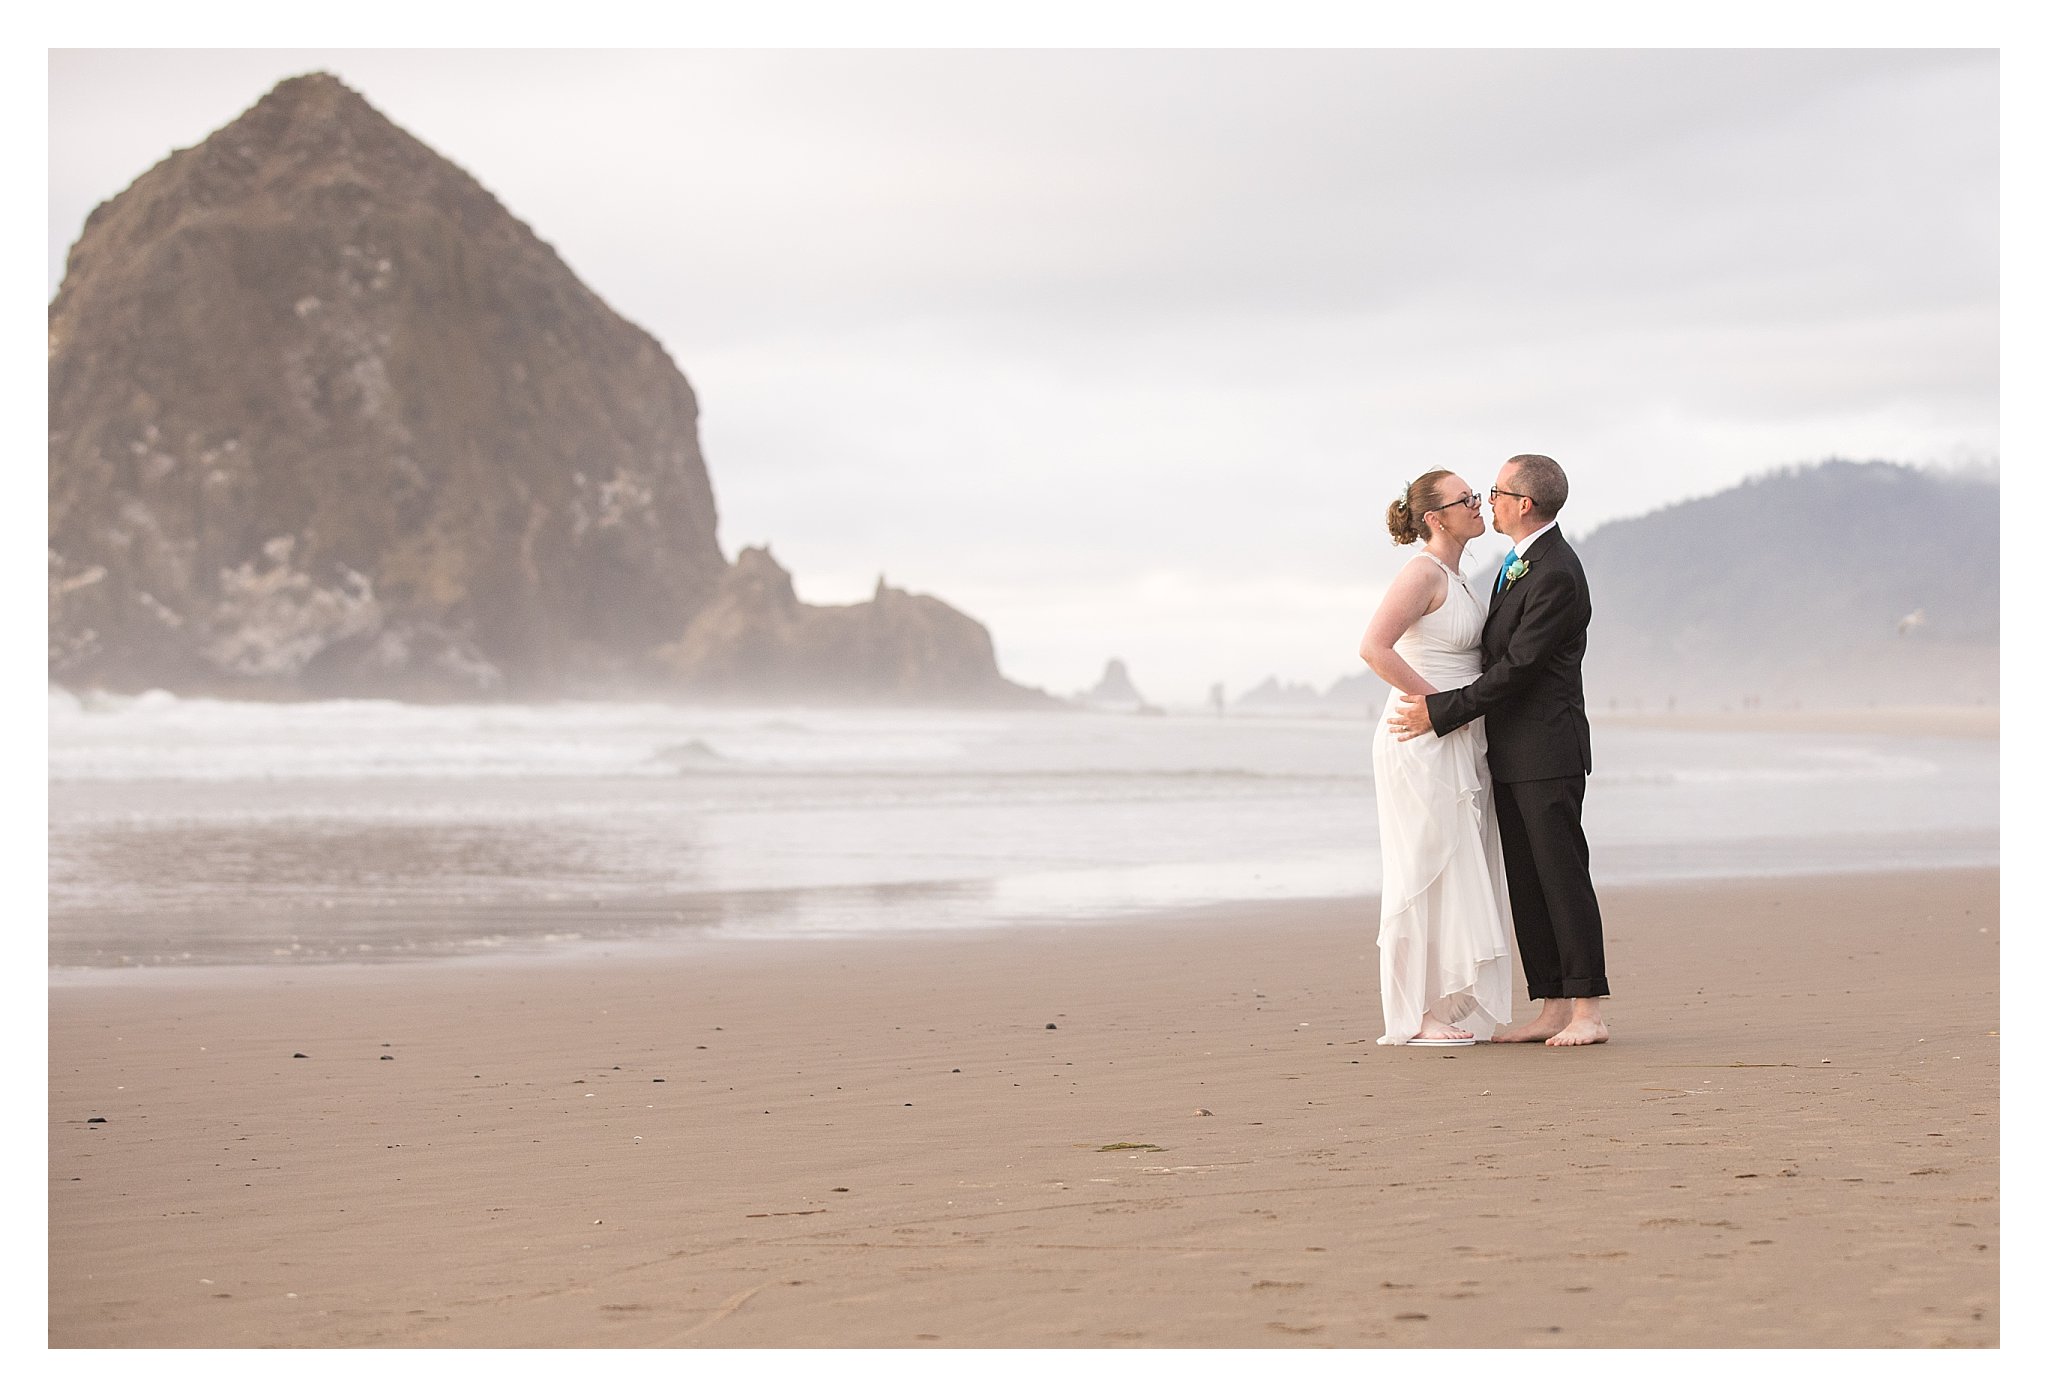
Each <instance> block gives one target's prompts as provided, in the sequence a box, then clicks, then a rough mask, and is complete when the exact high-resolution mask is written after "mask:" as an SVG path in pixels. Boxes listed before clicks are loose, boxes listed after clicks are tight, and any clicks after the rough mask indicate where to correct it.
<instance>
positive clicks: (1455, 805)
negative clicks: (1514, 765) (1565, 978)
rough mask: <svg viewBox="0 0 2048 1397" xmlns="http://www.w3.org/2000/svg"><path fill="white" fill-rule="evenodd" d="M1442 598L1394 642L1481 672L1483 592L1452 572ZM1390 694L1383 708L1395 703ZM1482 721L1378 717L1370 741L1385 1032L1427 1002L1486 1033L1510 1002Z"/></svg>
mask: <svg viewBox="0 0 2048 1397" xmlns="http://www.w3.org/2000/svg"><path fill="white" fill-rule="evenodd" d="M1423 556H1424V557H1426V558H1428V559H1429V560H1430V561H1431V562H1432V563H1434V564H1436V566H1438V567H1440V568H1443V570H1444V573H1445V576H1446V578H1447V580H1448V581H1449V583H1450V589H1449V594H1448V595H1447V596H1446V597H1445V598H1444V604H1443V605H1442V606H1440V607H1438V608H1437V609H1436V610H1435V611H1432V612H1430V613H1429V614H1428V615H1427V616H1424V617H1423V618H1422V619H1421V620H1419V621H1417V622H1416V623H1415V624H1414V625H1413V626H1410V627H1409V628H1408V632H1407V634H1405V635H1403V636H1402V637H1401V638H1400V640H1398V641H1396V642H1395V643H1394V653H1396V654H1398V655H1399V656H1400V657H1401V658H1402V659H1404V660H1406V661H1407V662H1408V663H1409V664H1410V665H1412V666H1413V667H1414V668H1415V671H1416V672H1417V673H1418V674H1420V675H1421V676H1422V677H1423V678H1424V679H1427V680H1428V681H1429V682H1430V683H1431V684H1433V685H1435V686H1436V687H1437V688H1438V689H1440V690H1442V689H1456V688H1461V687H1463V686H1464V685H1466V684H1469V683H1471V682H1472V681H1473V680H1474V679H1477V678H1478V677H1479V631H1480V628H1481V627H1482V626H1484V625H1485V624H1486V602H1485V600H1484V599H1482V598H1481V597H1479V596H1478V595H1477V594H1475V593H1474V592H1473V590H1472V588H1471V585H1470V584H1469V583H1467V582H1466V581H1465V579H1464V577H1463V576H1462V575H1461V574H1460V573H1458V572H1456V571H1455V570H1453V569H1451V568H1448V567H1444V565H1443V563H1442V562H1441V561H1440V560H1439V559H1437V558H1436V557H1435V556H1434V555H1433V554H1429V553H1425V554H1423ZM1400 698H1401V696H1400V694H1399V693H1398V692H1396V693H1393V694H1389V695H1388V696H1387V714H1386V716H1387V717H1393V716H1395V714H1396V711H1397V705H1398V704H1399V703H1400ZM1485 725H1486V720H1485V719H1483V718H1480V719H1476V720H1474V721H1473V722H1471V723H1468V724H1466V725H1465V726H1464V727H1462V728H1459V729H1458V730H1457V731H1455V732H1453V733H1451V734H1450V735H1449V736H1447V737H1438V736H1436V735H1435V734H1434V733H1425V734H1423V735H1422V736H1421V737H1417V738H1411V739H1410V740H1408V741H1406V742H1402V741H1401V740H1399V739H1398V738H1396V737H1395V736H1394V734H1393V733H1392V732H1390V731H1389V730H1388V728H1387V726H1386V723H1385V722H1384V721H1382V722H1381V723H1380V725H1379V730H1378V732H1377V733H1376V734H1375V736H1374V738H1373V744H1372V779H1373V786H1374V789H1375V793H1376V794H1377V796H1378V801H1379V817H1380V865H1381V874H1380V879H1381V881H1380V939H1379V946H1380V1002H1381V1007H1382V1008H1383V1010H1384V1012H1385V1025H1386V1034H1385V1036H1383V1037H1382V1038H1381V1039H1380V1040H1379V1041H1380V1042H1381V1043H1386V1044H1394V1043H1406V1042H1407V1041H1408V1040H1409V1039H1411V1038H1413V1037H1414V1036H1415V1032H1416V1030H1417V1029H1418V1028H1419V1027H1420V1026H1421V1024H1422V1015H1423V1013H1424V1011H1428V1012H1431V1013H1434V1014H1435V1015H1436V1016H1437V1017H1438V1018H1439V1019H1442V1020H1443V1021H1444V1022H1446V1023H1454V1024H1457V1025H1458V1026H1459V1027H1460V1028H1464V1029H1469V1030H1470V1031H1472V1032H1473V1033H1474V1034H1475V1035H1477V1036H1478V1037H1480V1038H1485V1037H1487V1036H1488V1035H1489V1034H1490V1033H1491V1032H1492V1029H1493V1026H1494V1025H1495V1024H1500V1023H1505V1022H1507V1020H1508V1016H1509V1012H1510V1010H1511V1008H1512V1002H1511V1001H1512V999H1513V995H1514V968H1513V963H1512V962H1511V961H1510V960H1509V954H1510V941H1509V938H1510V936H1511V934H1512V932H1513V928H1514V917H1513V914H1512V913H1511V912H1510V911H1509V909H1508V884H1507V875H1506V872H1505V870H1504V868H1503V866H1502V863H1501V855H1500V830H1499V828H1498V826H1497V825H1496V824H1495V817H1494V811H1493V779H1492V777H1491V775H1490V774H1489V773H1488V771H1487V769H1486V726H1485Z"/></svg>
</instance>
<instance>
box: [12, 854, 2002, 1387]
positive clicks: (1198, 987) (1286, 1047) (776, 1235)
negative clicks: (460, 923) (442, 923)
mask: <svg viewBox="0 0 2048 1397" xmlns="http://www.w3.org/2000/svg"><path fill="white" fill-rule="evenodd" d="M1607 905H1608V921H1609V927H1610V933H1609V937H1610V941H1609V944H1610V959H1611V963H1612V964H1613V965H1614V967H1615V972H1616V977H1617V980H1616V982H1617V987H1618V991H1619V992H1618V994H1617V997H1616V998H1615V1000H1614V1001H1613V1003H1612V1014H1611V1018H1612V1021H1613V1023H1614V1025H1615V1028H1616V1032H1617V1039H1616V1041H1615V1042H1614V1043H1612V1044H1609V1045H1607V1046H1604V1047H1600V1048H1594V1049H1584V1050H1562V1049H1545V1048H1543V1047H1540V1046H1534V1047H1504V1046H1502V1047H1495V1046H1474V1047H1470V1048H1464V1049H1456V1050H1436V1049H1403V1048H1381V1047H1377V1046H1375V1045H1374V1043H1373V1041H1372V1040H1373V1038H1374V1037H1375V1036H1376V1034H1377V1032H1378V1023H1377V1020H1378V1002H1377V990H1376V984H1375V963H1374V960H1373V957H1372V945H1371V934H1370V932H1369V931H1368V930H1366V929H1365V928H1368V927H1369V926H1370V925H1371V924H1372V916H1373V913H1372V908H1371V906H1370V904H1369V903H1360V902H1355V901H1354V902H1328V903H1313V902H1311V903H1281V904H1269V905H1262V906H1248V907H1235V908H1220V909H1214V910H1212V911H1210V912H1206V913H1202V914H1199V915H1193V914H1190V915H1180V916H1175V917H1161V918H1157V919H1155V920H1152V921H1150V922H1144V923H1133V924H1126V925H1120V926H1115V927H1102V926H1095V927H1077V928H1073V929H1071V930H1068V931H1065V932H1060V933H1035V934H1030V935H1021V934H1020V935H1012V936H1006V937H996V938H988V939H983V940H979V941H974V942H964V943H962V942H953V943H945V944H937V943H921V944H920V943H911V942H897V943H860V944H849V943H837V944H833V943H823V944H820V943H810V944H804V943H788V942H783V943H755V944H723V945H712V946H708V947H705V948H703V949H701V950H699V951H695V952H692V953H688V954H678V955H670V956H666V957H649V956H642V957H640V958H637V959H620V958H614V959H593V960H588V961H582V962H574V963H570V962H559V963H553V964H544V963H531V962H529V963H519V962H500V961H491V960H475V961H467V962H452V963H447V964H441V965H434V966H424V967H422V966H410V967H403V968H398V967H357V968H334V969H325V970H319V971H312V972H308V971H268V970H266V971H262V972H257V971H250V972H161V973H152V972H137V973H134V974H119V973H112V974H108V975H106V976H104V977H100V978H99V979H97V980H96V981H95V982H94V983H91V984H86V985H74V984H64V985H60V986H58V987H56V988H54V989H53V990H52V991H51V997H50V1100H49V1108H50V1331H49V1341H50V1343H51V1344H52V1345H53V1346H55V1347H71V1346H135V1345H141V1346H257V1345H285V1346H355V1345H367V1346H397V1347H406V1346H528V1345H549V1346H582V1345H592V1346H667V1345H675V1346H704V1347H748V1346H847V1347H863V1346H903V1347H919V1346H1025V1347H1033V1346H1073V1347H1089V1346H1162V1347H1168V1346H1197V1347H1199V1346H1229V1347H1258V1346H1276V1345H1278V1346H1296V1345H1298V1346H1419V1347H1460V1346H1559V1347H1579V1346H1587V1347H1599V1346H1626V1347H1635V1346H1645V1345H1648V1346H1664V1345H1681V1346H1788V1345H1789V1346H1835V1345H1848V1346H1866V1345H1868V1346H1890V1345H1899V1346H1908V1347H1921V1346H1951V1345H1961V1346H1990V1345H1996V1344H1997V1343H1998V1341H1999V1327H1998V1299H1999V1289H1998V1283H1999V1282H1998V1274H1999V1273H1998V1265H1999V1199H1998V1160H1999V1149H1998V1139H1999V1136H1998V1130H1999V1119H1998V1051H1999V1041H1998V1037H1997V1032H1996V1030H1997V1018H1996V1014H1997V1008H1998V995H1997V965H1998V960H1997V957H1998V937H1999V925H1998V878H1997V874H1996V872H1995V871H1991V870H1981V871H1962V872H1937V873H1915V874H1895V875H1889V876H1878V877H1857V878H1853V879H1794V880H1780V881H1759V882H1750V883H1702V884H1695V885H1689V886H1679V887H1664V888H1625V889H1620V890H1617V891H1614V892H1612V893H1611V894H1609V895H1608V901H1607ZM1930 994H1932V995H1934V996H1936V997H1938V998H1939V999H1941V1000H1943V1001H1945V1002H1947V1003H1950V1004H1952V1005H1954V1006H1955V1007H1956V1009H1957V1012H1955V1013H1952V1014H1946V1015H1943V1016H1942V1017H1941V1018H1940V1019H1939V1020H1938V1021H1934V1020H1930V1019H1929V1018H1928V1017H1927V1016H1925V1015H1924V1014H1919V1013H1915V1012H1913V1008H1914V1006H1915V1005H1916V1004H1917V1003H1920V1002H1922V1001H1923V998H1924V997H1925V996H1927V995H1930ZM300 1054H303V1056H299V1055H300Z"/></svg>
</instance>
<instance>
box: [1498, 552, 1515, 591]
mask: <svg viewBox="0 0 2048 1397" xmlns="http://www.w3.org/2000/svg"><path fill="white" fill-rule="evenodd" d="M1514 565H1515V550H1514V549H1512V548H1510V549H1509V550H1508V555H1507V557H1505V558H1502V559H1501V560H1500V576H1499V577H1496V578H1494V579H1493V590H1494V591H1495V592H1499V591H1500V589H1501V588H1503V587H1505V586H1506V585H1507V582H1508V569H1509V568H1511V567H1513V566H1514Z"/></svg>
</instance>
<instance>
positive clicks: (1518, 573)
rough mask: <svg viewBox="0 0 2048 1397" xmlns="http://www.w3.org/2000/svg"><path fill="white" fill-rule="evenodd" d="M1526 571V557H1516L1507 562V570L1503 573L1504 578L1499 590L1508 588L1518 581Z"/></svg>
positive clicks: (1527, 565) (1527, 568) (1527, 566)
mask: <svg viewBox="0 0 2048 1397" xmlns="http://www.w3.org/2000/svg"><path fill="white" fill-rule="evenodd" d="M1528 571H1529V560H1528V559H1527V558H1517V559H1515V560H1514V561H1513V562H1512V563H1509V564H1508V570H1507V572H1506V574H1504V576H1505V578H1506V580H1505V581H1504V582H1502V583H1501V590H1502V591H1506V590H1507V589H1508V588H1510V587H1512V586H1514V585H1515V584H1516V583H1517V582H1520V581H1521V580H1522V578H1523V577H1524V576H1525V575H1526V574H1527V573H1528Z"/></svg>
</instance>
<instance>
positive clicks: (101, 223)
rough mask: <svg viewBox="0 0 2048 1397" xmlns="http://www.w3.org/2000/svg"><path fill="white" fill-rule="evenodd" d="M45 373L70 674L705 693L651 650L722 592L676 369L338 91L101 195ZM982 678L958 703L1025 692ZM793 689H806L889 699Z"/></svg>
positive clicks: (124, 680) (491, 202)
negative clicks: (120, 189) (117, 191)
mask: <svg viewBox="0 0 2048 1397" xmlns="http://www.w3.org/2000/svg"><path fill="white" fill-rule="evenodd" d="M49 367H50V537H49V543H50V557H49V566H50V677H51V680H52V682H55V683H61V684H65V685H68V686H71V687H74V688H92V687H98V688H107V689H114V690H130V691H132V690H136V689H141V688H149V687H161V688H167V689H172V690H175V691H178V692H180V693H211V694H223V695H240V696H248V697H275V698H301V697H323V696H338V695H363V696H385V697H396V698H408V699H459V698H492V697H506V698H545V697H555V696H566V695H602V694H621V693H636V694H646V693H660V692H675V693H687V692H688V691H689V684H688V674H687V672H686V670H679V668H678V666H677V665H676V664H675V663H674V660H673V657H672V654H669V655H668V656H667V657H665V652H672V650H673V647H675V646H676V645H678V644H679V643H680V642H682V641H683V640H684V639H685V637H686V636H688V635H689V634H690V633H691V631H692V627H693V623H694V622H696V621H697V619H698V617H699V616H700V614H701V613H703V612H704V610H705V608H706V607H707V606H708V605H709V604H711V603H712V601H713V600H714V599H715V598H718V597H720V596H721V595H724V594H725V593H726V592H727V591H728V590H729V589H727V585H726V583H727V574H728V572H729V565H728V564H727V562H726V559H725V557H724V554H723V553H722V551H721V549H720V547H719V544H718V538H717V533H718V514H717V509H716V506H715V504H714V503H713V499H712V491H711V482H710V478H709V475H708V473H707V470H706V467H705V462H704V458H703V454H702V452H701V451H700V449H699V446H698V440H697V400H696V396H695V394H694V393H693V392H692V391H691V388H690V384H689V383H688V382H687V381H686V380H685V378H684V377H683V374H682V373H681V371H680V370H678V369H677V367H676V365H675V364H674V362H673V361H672V360H671V359H670V358H669V356H668V354H667V353H666V352H665V351H664V350H663V348H662V346H661V345H660V344H658V343H657V342H656V341H655V340H654V339H653V337H652V336H650V335H648V334H647V333H646V332H645V331H643V330H641V329H639V328H638V327H637V326H634V325H632V324H631V323H629V322H628V321H626V320H625V319H623V318H622V317H621V316H619V315H618V314H617V313H616V312H614V311H613V310H612V309H611V308H610V307H609V306H607V305H606V304H605V303H604V302H603V301H602V300H600V299H599V298H598V297H597V296H596V295H595V294H594V293H593V292H591V291H590V290H589V289H588V288H587V287H585V286H584V285H583V284H582V282H580V281H579V280H578V279H577V278H576V276H575V274H574V273H572V272H571V271H570V270H569V268H568V267H567V266H566V265H565V264H564V263H563V262H562V260H561V258H560V257H558V256H557V255H556V254H555V252H554V250H553V249H552V248H550V247H549V246H548V245H547V244H546V243H544V242H542V241H541V240H540V239H539V238H538V237H536V236H535V235H534V233H533V231H532V230H531V229H529V228H528V227H527V226H526V225H525V224H524V223H522V222H520V221H519V220H518V219H517V218H515V217H513V216H512V215H511V214H510V213H509V212H507V210H506V209H505V208H504V207H503V206H502V205H501V204H500V203H499V202H498V201H497V199H495V198H494V197H493V196H492V195H491V194H490V193H489V192H488V191H486V190H485V189H484V188H483V186H482V185H480V184H479V183H477V181H476V180H474V179H472V178H471V177H470V176H469V175H468V174H466V173H464V172H463V171H462V170H460V169H458V168H457V167H456V166H455V165H453V164H451V163H450V162H449V161H447V160H445V159H443V158H442V157H441V156H439V155H437V154H436V153H435V152H434V151H432V150H430V149H428V148H427V147H426V146H425V145H423V144H422V143H420V142H419V141H418V140H415V139H414V138H413V137H412V136H410V135H408V134H406V132H404V131H402V130H401V129H399V128H398V127H397V126H396V125H394V124H393V123H392V122H391V121H389V120H388V119H386V118H385V117H384V116H382V115H381V114H380V113H378V112H377V111H376V110H374V109H373V108H372V107H371V106H370V104H369V103H368V102H366V101H365V100H364V99H363V98H362V97H361V96H359V95H358V94H357V93H355V92H354V91H352V90H351V89H349V88H348V87H346V86H344V85H343V84H342V83H341V82H340V81H339V80H337V79H336V78H334V77H332V76H329V75H327V74H324V73H314V74H309V75H306V76H303V77H296V78H291V79H288V80H286V81H285V82H282V83H280V84H279V85H278V86H277V87H276V88H275V89H273V90H272V91H271V92H270V93H269V94H268V95H266V96H265V97H264V98H263V99H262V100H261V101H259V102H258V103H257V104H256V105H255V106H254V107H252V108H251V109H250V110H249V111H247V112H245V113H244V114H243V115H242V116H240V117H239V118H237V119H236V120H235V121H233V122H231V123H230V124H229V125H227V126H225V127H223V128H222V129H221V130H219V131H217V132H215V133H214V134H213V135H212V136H210V137H208V138H207V139H206V140H205V141H204V142H202V143H201V144H199V145H198V146H196V147H193V148H191V149H189V150H180V151H177V152H175V153H173V154H172V155H171V156H169V157H168V158H167V159H165V160H164V161H162V162H161V163H159V164H158V165H156V166H155V167H154V168H153V169H151V170H149V171H148V172H147V173H145V174H144V175H142V176H141V178H139V179H137V180H136V181H135V183H134V184H133V185H131V186H130V187H129V188H128V189H127V190H126V191H124V192H123V193H121V194H120V195H118V196H117V197H115V198H113V199H111V200H109V201H107V202H106V203H104V204H102V205H100V207H99V208H97V209H96V210H94V212H93V214H92V216H91V217H90V218H89V219H87V221H86V225H85V229H84V232H83V234H82V235H81V236H80V237H79V239H78V242H77V244H76V245H75V246H74V247H73V248H72V250H71V255H70V259H69V261H68V263H67V265H66V269H65V275H64V280H63V284H62V287H61V288H60V290H59V291H58V293H57V296H56V299H55V300H54V301H53V302H52V303H51V306H50V341H49ZM939 605H941V606H943V603H939ZM948 610H950V608H948ZM953 614H955V615H957V613H953ZM961 619H963V620H964V619H965V618H961ZM969 624H970V625H972V624H973V623H971V622H970V623H969ZM983 636H984V637H985V636H986V633H985V632H983ZM723 639H724V640H725V641H726V642H727V643H729V644H730V645H732V646H736V647H739V648H740V649H741V650H744V649H745V648H746V647H748V646H750V645H755V644H758V643H760V641H761V636H760V635H759V634H757V633H755V632H752V631H749V630H747V628H745V627H743V626H734V627H730V628H728V629H727V630H726V632H725V633H724V635H723ZM986 663H987V673H986V674H984V675H977V679H978V680H980V681H992V682H979V683H976V684H970V685H967V686H965V690H966V692H963V693H961V694H960V695H958V696H959V697H962V698H969V697H971V698H973V699H974V700H976V701H987V695H988V694H990V693H993V692H1002V693H1011V692H1014V693H1015V694H1018V695H1029V694H1032V693H1033V692H1034V691H1027V690H1019V689H1017V688H1016V686H1014V685H1009V684H1008V683H1007V681H1003V680H1001V679H1000V677H999V676H998V675H996V672H995V666H994V662H993V654H992V647H990V654H989V655H988V658H987V662H986ZM710 668H713V669H715V668H717V666H715V665H714V666H710ZM729 668H730V667H729ZM737 668H738V669H739V670H740V671H745V669H746V666H745V665H744V664H740V665H738V666H737ZM928 668H932V672H934V673H939V672H943V671H944V669H945V667H944V666H939V667H928ZM806 673H808V674H810V675H812V676H813V677H815V679H816V684H815V686H814V688H813V689H812V690H811V693H810V696H812V697H816V698H820V699H826V700H830V699H834V698H837V697H839V696H841V695H840V692H839V691H840V690H842V689H847V688H849V687H851V688H855V689H863V690H866V689H870V688H872V686H871V685H869V684H867V683H865V682H864V681H863V682H861V683H853V682H851V680H852V677H851V676H846V675H840V674H837V673H835V672H833V671H832V670H831V667H830V666H829V665H810V666H808V667H807V668H806ZM842 681H845V682H842ZM956 687H957V686H956ZM731 696H734V697H741V696H742V695H739V694H737V693H733V694H731ZM847 696H849V697H850V696H851V694H848V695H847ZM912 697H914V698H916V699H919V700H924V701H940V702H943V701H947V700H949V699H951V698H953V697H955V695H953V694H952V693H949V692H941V691H939V690H936V689H934V690H919V691H917V692H916V693H914V694H913V695H912Z"/></svg>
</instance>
